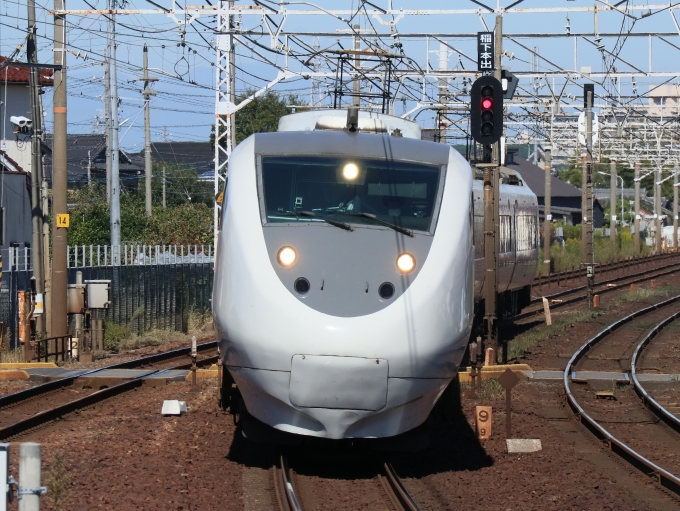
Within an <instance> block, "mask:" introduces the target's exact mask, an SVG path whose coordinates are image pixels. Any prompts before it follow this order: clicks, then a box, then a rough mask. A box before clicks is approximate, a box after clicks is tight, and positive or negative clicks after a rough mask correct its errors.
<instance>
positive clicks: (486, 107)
mask: <svg viewBox="0 0 680 511" xmlns="http://www.w3.org/2000/svg"><path fill="white" fill-rule="evenodd" d="M492 106H493V101H492V100H491V98H484V99H483V100H482V108H483V109H484V110H489V109H490V108H491V107H492Z"/></svg>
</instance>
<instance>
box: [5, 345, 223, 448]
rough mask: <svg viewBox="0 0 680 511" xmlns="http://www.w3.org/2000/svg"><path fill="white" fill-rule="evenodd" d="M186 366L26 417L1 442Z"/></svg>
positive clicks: (141, 377)
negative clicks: (149, 379)
mask: <svg viewBox="0 0 680 511" xmlns="http://www.w3.org/2000/svg"><path fill="white" fill-rule="evenodd" d="M213 359H215V360H216V359H217V356H215V357H208V359H204V360H202V361H201V362H202V363H206V362H208V361H212V360H213ZM185 366H186V364H182V365H180V366H175V367H171V368H167V369H153V370H149V371H148V372H146V373H144V374H140V375H138V376H135V377H133V378H131V379H129V380H128V381H124V382H122V383H118V384H116V385H112V386H111V387H105V388H103V389H100V390H98V391H96V392H93V393H92V394H88V395H87V396H83V397H80V398H77V399H74V400H73V401H69V402H68V403H64V404H62V405H59V406H55V407H54V408H50V409H48V410H44V411H42V412H38V413H36V414H34V415H31V416H30V417H26V418H25V419H22V420H19V421H17V422H14V423H12V424H9V425H7V426H5V427H2V428H0V440H6V439H8V438H11V437H13V436H16V435H19V434H21V433H24V432H26V431H28V430H30V429H33V428H36V427H38V426H41V425H43V424H45V423H47V422H50V421H53V420H55V419H58V418H60V417H62V416H64V415H66V414H69V413H73V412H75V411H76V410H80V409H81V408H85V407H87V406H90V405H93V404H95V403H98V402H100V401H104V400H105V399H108V398H110V397H114V396H117V395H118V394H122V393H124V392H128V391H130V390H132V389H135V388H138V387H141V386H142V385H143V384H144V380H145V379H147V378H148V377H149V376H153V375H160V374H163V373H166V372H168V371H172V370H176V369H182V368H185ZM90 374H91V373H90Z"/></svg>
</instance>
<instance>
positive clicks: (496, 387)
mask: <svg viewBox="0 0 680 511" xmlns="http://www.w3.org/2000/svg"><path fill="white" fill-rule="evenodd" d="M471 388H472V383H470V382H463V383H461V384H460V391H461V393H462V392H464V391H466V390H468V389H471ZM504 392H505V389H504V388H503V386H502V385H501V384H500V383H499V382H498V380H497V379H496V378H489V379H488V380H484V381H482V383H481V384H480V385H479V386H478V387H476V388H475V396H477V398H478V399H481V400H482V401H490V400H491V399H493V398H495V397H497V396H500V395H501V394H503V393H504Z"/></svg>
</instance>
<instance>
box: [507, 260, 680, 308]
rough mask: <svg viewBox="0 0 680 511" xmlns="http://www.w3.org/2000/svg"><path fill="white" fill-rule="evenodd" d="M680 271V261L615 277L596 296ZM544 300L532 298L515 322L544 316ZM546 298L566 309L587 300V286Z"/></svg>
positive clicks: (553, 305)
mask: <svg viewBox="0 0 680 511" xmlns="http://www.w3.org/2000/svg"><path fill="white" fill-rule="evenodd" d="M677 271H680V261H678V262H676V263H673V264H671V265H670V266H669V265H666V266H664V267H663V268H653V269H646V270H643V271H640V272H637V273H634V274H630V275H621V276H618V277H613V278H611V279H609V280H604V281H602V282H599V283H597V284H596V285H595V288H594V291H593V293H594V294H598V295H603V294H606V293H610V292H612V291H616V290H620V289H621V288H623V287H624V286H629V285H630V284H637V283H639V282H643V281H645V280H651V279H654V278H658V277H663V276H665V275H670V274H671V273H675V272H677ZM543 298H544V297H537V298H532V300H531V302H530V305H529V306H528V307H527V308H525V310H524V311H523V312H522V313H521V314H518V315H517V316H513V318H512V319H513V320H514V321H517V320H520V319H525V318H529V317H531V316H534V315H536V314H543ZM545 298H546V299H547V300H548V301H549V302H550V309H551V310H553V309H557V308H560V307H565V306H567V305H571V304H574V303H577V302H580V301H582V300H585V299H586V286H577V287H573V288H570V289H565V290H564V291H558V292H556V293H552V294H549V295H546V296H545Z"/></svg>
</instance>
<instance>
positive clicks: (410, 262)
mask: <svg viewBox="0 0 680 511" xmlns="http://www.w3.org/2000/svg"><path fill="white" fill-rule="evenodd" d="M415 267H416V260H415V258H414V257H413V256H412V255H411V254H407V253H406V252H404V253H403V254H401V255H400V256H399V257H397V268H399V271H400V272H401V273H410V272H412V271H413V268H415Z"/></svg>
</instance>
